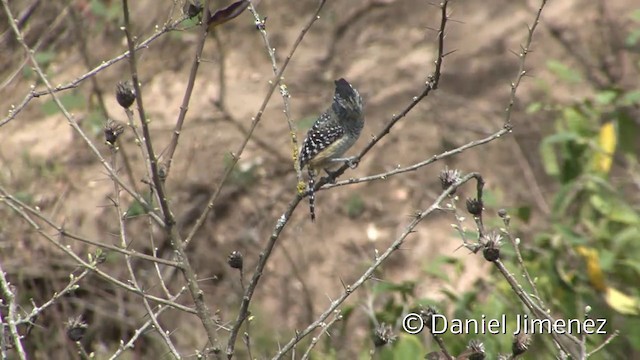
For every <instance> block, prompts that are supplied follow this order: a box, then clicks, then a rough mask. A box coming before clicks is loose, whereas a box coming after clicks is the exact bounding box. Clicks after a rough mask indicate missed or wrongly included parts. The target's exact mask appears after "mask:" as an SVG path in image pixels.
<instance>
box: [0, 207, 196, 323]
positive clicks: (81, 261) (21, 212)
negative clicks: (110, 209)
mask: <svg viewBox="0 0 640 360" xmlns="http://www.w3.org/2000/svg"><path fill="white" fill-rule="evenodd" d="M7 205H9V207H10V208H11V209H12V210H13V211H15V212H16V213H18V215H20V217H22V218H23V219H24V220H25V221H26V222H27V223H28V224H29V225H30V226H31V227H32V228H33V229H34V230H35V231H36V232H38V234H40V235H41V236H42V237H44V238H45V239H47V240H48V241H49V242H50V243H51V244H53V245H54V246H55V247H56V248H58V249H59V250H61V251H62V252H63V253H65V254H66V255H67V256H69V257H70V258H71V259H73V261H74V262H75V263H77V264H78V265H79V266H81V267H83V268H85V269H89V270H91V271H93V272H95V273H96V274H97V275H98V276H100V277H101V278H102V279H104V280H105V281H107V282H110V283H112V284H113V285H115V286H118V287H121V288H123V289H124V290H127V291H129V292H132V293H134V294H137V295H139V296H143V297H146V298H148V299H149V300H153V301H155V302H158V303H161V304H165V305H169V306H171V307H174V308H176V309H178V310H182V311H184V312H187V313H189V314H196V311H195V310H193V309H191V308H189V307H187V306H184V305H181V304H178V303H175V302H172V301H169V300H166V299H163V298H159V297H157V296H153V295H149V294H145V293H144V292H140V291H139V290H138V289H136V288H134V287H132V286H130V285H129V284H126V283H124V282H122V281H120V280H118V279H116V278H114V277H113V276H111V275H109V274H107V273H105V272H104V271H102V270H100V269H99V268H97V267H96V265H95V264H94V263H88V262H86V261H85V260H84V259H82V258H81V257H80V256H78V255H77V254H76V253H74V252H73V251H72V250H71V249H70V248H69V247H67V246H65V245H63V244H62V243H60V242H59V241H58V240H56V239H54V238H53V237H52V236H51V235H49V234H48V233H46V232H45V231H44V230H43V229H42V227H40V225H38V224H37V223H36V222H35V221H34V220H33V219H31V218H30V217H29V215H28V214H27V213H25V212H24V210H22V209H21V208H20V207H19V206H17V205H16V204H14V203H12V202H7Z"/></svg>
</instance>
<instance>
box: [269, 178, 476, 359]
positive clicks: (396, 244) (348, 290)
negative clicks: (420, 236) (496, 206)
mask: <svg viewBox="0 0 640 360" xmlns="http://www.w3.org/2000/svg"><path fill="white" fill-rule="evenodd" d="M478 175H479V174H477V173H470V174H468V175H466V176H464V177H462V178H461V179H460V180H459V181H457V182H455V183H454V184H452V185H451V186H450V187H449V188H448V189H447V190H445V191H443V192H442V193H441V194H440V196H438V198H437V199H436V200H435V201H434V202H433V203H432V204H431V206H429V207H428V208H426V209H425V210H423V211H419V212H417V213H416V214H415V218H414V219H413V220H412V221H411V222H410V223H409V224H408V225H407V226H406V227H405V228H404V231H403V232H402V234H401V235H400V236H399V237H398V238H397V239H396V240H394V241H393V243H392V244H391V245H390V246H389V247H388V248H387V249H386V250H385V252H384V253H382V254H381V255H379V256H376V258H375V260H374V262H373V264H372V265H371V266H370V267H369V268H368V269H367V270H366V271H365V272H364V273H363V274H362V275H361V276H360V277H359V278H358V280H356V281H355V282H354V283H353V284H351V285H347V286H346V287H345V290H344V292H342V294H340V296H339V297H338V298H337V299H336V300H333V301H332V302H331V305H330V306H329V307H328V308H327V309H326V310H325V311H324V312H323V313H322V314H321V315H320V316H319V317H318V318H317V319H316V320H315V321H314V322H313V323H311V324H310V325H309V326H307V328H305V329H304V330H302V331H296V336H295V337H293V338H292V339H291V340H289V342H288V343H287V344H285V345H284V346H283V347H282V348H281V349H280V351H278V353H277V354H276V355H275V356H274V357H273V359H274V360H275V359H281V358H283V357H284V355H285V354H286V353H287V352H288V351H289V350H291V349H292V348H293V346H294V345H295V344H297V343H298V342H299V341H300V340H302V339H303V338H304V337H305V336H307V335H309V333H311V332H312V331H313V330H314V329H316V328H317V327H318V326H319V325H320V324H321V323H322V322H323V321H325V320H326V319H327V317H329V315H330V314H331V313H332V312H333V311H335V310H336V309H337V308H338V307H339V306H340V305H341V304H342V303H343V302H344V301H345V300H346V299H347V298H348V297H349V295H351V294H352V293H353V292H354V291H355V290H356V289H358V288H359V287H360V286H362V285H363V284H364V283H365V282H366V281H367V280H369V279H370V278H371V277H372V276H373V273H374V272H375V271H376V269H377V268H378V267H379V266H380V265H382V263H383V262H384V261H385V260H386V259H387V258H388V257H389V256H391V254H392V253H394V252H395V251H396V250H398V249H400V246H402V244H403V243H404V241H405V239H406V238H407V237H408V236H409V235H410V234H412V233H414V232H415V231H414V228H415V227H416V226H417V225H418V224H419V223H420V222H421V221H422V220H424V219H425V218H426V217H427V216H429V215H430V214H431V213H433V212H434V211H436V210H439V209H440V204H441V202H442V201H443V200H444V199H446V198H447V197H448V196H449V195H450V194H452V193H453V192H454V191H455V190H456V189H457V188H459V187H460V186H461V185H462V184H464V183H466V182H467V181H469V180H471V179H473V178H475V177H477V176H478ZM376 255H377V252H376Z"/></svg>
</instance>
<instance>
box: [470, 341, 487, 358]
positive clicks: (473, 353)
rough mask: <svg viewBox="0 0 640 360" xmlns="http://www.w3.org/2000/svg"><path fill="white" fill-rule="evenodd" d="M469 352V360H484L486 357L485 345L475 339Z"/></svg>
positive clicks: (471, 342)
mask: <svg viewBox="0 0 640 360" xmlns="http://www.w3.org/2000/svg"><path fill="white" fill-rule="evenodd" d="M467 350H469V357H468V359H469V360H484V358H485V356H486V355H485V352H484V344H483V343H482V341H480V340H475V339H474V340H471V341H469V345H468V346H467Z"/></svg>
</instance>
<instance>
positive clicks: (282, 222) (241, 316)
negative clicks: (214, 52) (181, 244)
mask: <svg viewBox="0 0 640 360" xmlns="http://www.w3.org/2000/svg"><path fill="white" fill-rule="evenodd" d="M321 5H322V4H321ZM447 5H448V1H444V2H443V3H442V6H441V16H442V19H441V21H440V29H439V33H438V55H437V59H436V62H435V65H436V66H435V71H434V73H433V75H432V76H430V81H428V82H427V86H426V88H425V90H424V91H423V92H422V94H421V95H420V96H418V97H416V98H414V99H413V101H412V102H411V103H410V104H409V105H408V106H407V107H406V108H405V109H404V110H403V111H402V112H401V113H400V115H395V116H393V117H392V119H391V121H390V122H389V123H388V124H387V126H385V128H384V129H383V130H382V131H381V132H380V134H379V135H378V136H377V137H376V138H374V139H373V140H372V141H371V142H370V143H369V145H368V146H367V148H365V150H363V151H362V152H361V153H360V155H359V156H358V159H360V158H362V156H364V154H366V153H367V152H368V151H369V150H370V149H371V148H372V147H373V146H374V145H375V144H376V143H377V142H378V141H379V140H380V139H381V138H382V137H384V136H385V135H386V134H388V133H389V131H390V130H391V128H392V127H393V125H394V124H396V123H397V122H398V121H399V120H400V119H402V118H403V117H404V116H405V115H406V114H407V113H408V112H409V111H411V109H413V107H415V106H416V105H417V104H418V102H419V101H420V100H422V99H423V98H425V97H426V96H427V95H428V94H429V93H430V92H431V90H435V89H437V87H438V82H439V80H440V72H441V68H442V59H443V58H444V55H443V54H444V31H445V25H446V23H447ZM319 10H320V9H318V11H319ZM316 15H317V14H316ZM314 18H315V17H314ZM280 71H282V69H280ZM347 167H348V166H347V165H343V166H342V167H341V168H340V169H338V170H337V173H336V174H337V175H340V174H342V173H343V172H344V171H345V170H346V169H347ZM325 183H326V180H325V179H324V178H323V179H321V180H320V181H318V183H317V185H316V188H317V189H318V188H320V186H322V185H324V184H325ZM303 195H304V194H300V193H297V194H296V196H295V197H294V198H293V199H292V200H291V201H290V202H289V204H288V206H287V209H286V210H285V212H284V213H283V214H282V215H281V216H280V218H279V219H278V221H277V223H276V226H275V228H274V229H273V232H272V233H271V236H270V237H269V241H268V242H267V245H266V246H265V248H264V249H263V251H262V252H261V253H260V257H259V260H258V264H257V265H256V270H255V271H254V273H253V276H252V278H251V281H250V282H249V285H248V286H247V290H246V291H245V294H244V297H243V298H242V303H241V304H240V311H239V312H238V316H237V318H236V321H235V322H234V323H233V327H232V329H231V334H230V336H229V342H228V344H227V358H229V359H230V358H231V357H232V356H233V351H234V346H235V341H236V337H237V335H238V332H239V331H240V326H241V325H242V323H243V322H244V320H245V319H246V318H247V317H248V315H249V304H250V302H251V299H252V297H253V293H254V291H255V289H256V287H257V285H258V282H259V281H260V278H261V277H262V272H263V271H264V268H265V266H266V264H267V261H268V259H269V257H270V255H271V252H272V251H273V249H274V247H275V244H276V241H277V240H278V238H279V237H280V234H281V233H282V230H284V228H285V226H286V225H287V223H288V222H289V220H290V219H291V215H292V214H293V211H294V210H295V209H296V207H297V206H298V204H299V203H300V201H301V200H302V199H303Z"/></svg>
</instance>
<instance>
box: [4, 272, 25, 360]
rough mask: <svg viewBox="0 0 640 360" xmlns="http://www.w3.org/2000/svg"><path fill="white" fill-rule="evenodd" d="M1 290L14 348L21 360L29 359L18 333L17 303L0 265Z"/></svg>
mask: <svg viewBox="0 0 640 360" xmlns="http://www.w3.org/2000/svg"><path fill="white" fill-rule="evenodd" d="M0 289H1V290H2V297H3V298H4V301H2V303H4V304H5V305H6V306H7V307H8V313H7V317H6V320H7V325H9V333H10V334H11V340H12V342H13V347H14V348H15V349H16V351H17V352H18V356H19V358H20V359H21V360H26V359H27V354H26V353H25V352H24V348H23V347H22V341H21V340H22V339H21V337H20V333H18V327H17V326H16V323H17V321H18V314H16V302H15V300H16V299H15V296H14V294H13V292H12V291H11V289H10V288H9V282H8V281H7V278H6V277H5V273H4V270H2V265H0ZM0 326H2V327H4V326H5V325H4V323H1V324H0ZM2 351H3V352H4V349H2Z"/></svg>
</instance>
